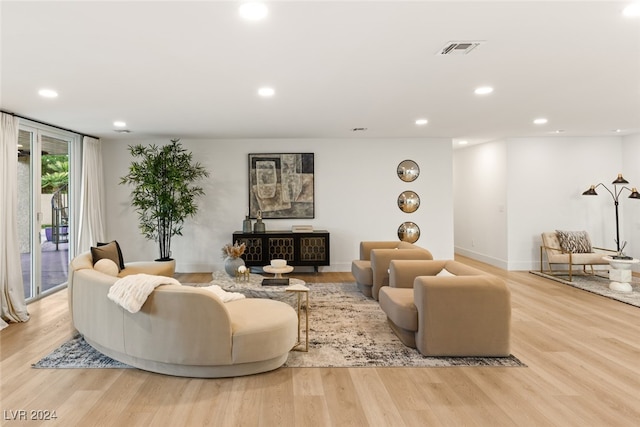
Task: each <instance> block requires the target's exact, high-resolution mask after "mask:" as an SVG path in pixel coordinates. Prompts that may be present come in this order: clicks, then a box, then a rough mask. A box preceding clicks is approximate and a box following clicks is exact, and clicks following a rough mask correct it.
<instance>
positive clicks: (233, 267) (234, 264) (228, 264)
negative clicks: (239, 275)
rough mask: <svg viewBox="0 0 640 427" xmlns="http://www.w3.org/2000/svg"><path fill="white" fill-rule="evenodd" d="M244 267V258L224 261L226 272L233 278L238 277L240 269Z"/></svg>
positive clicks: (229, 258) (228, 258) (227, 258)
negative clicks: (237, 273)
mask: <svg viewBox="0 0 640 427" xmlns="http://www.w3.org/2000/svg"><path fill="white" fill-rule="evenodd" d="M241 265H244V260H243V259H242V258H232V257H226V258H225V260H224V271H225V272H226V273H227V274H228V275H229V276H231V277H236V272H237V271H238V267H240V266H241Z"/></svg>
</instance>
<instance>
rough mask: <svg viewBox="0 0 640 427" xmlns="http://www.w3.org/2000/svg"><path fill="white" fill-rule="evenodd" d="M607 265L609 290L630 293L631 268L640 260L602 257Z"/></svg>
mask: <svg viewBox="0 0 640 427" xmlns="http://www.w3.org/2000/svg"><path fill="white" fill-rule="evenodd" d="M602 259H604V260H605V261H607V262H608V263H609V267H611V268H610V269H609V280H611V283H609V289H611V290H612V291H618V292H631V291H632V290H633V288H632V287H631V283H630V282H631V280H632V276H633V275H632V272H631V268H632V267H633V265H634V264H637V263H639V262H640V259H635V258H634V259H616V258H613V257H610V256H605V257H602Z"/></svg>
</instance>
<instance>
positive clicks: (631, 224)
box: [620, 133, 640, 271]
mask: <svg viewBox="0 0 640 427" xmlns="http://www.w3.org/2000/svg"><path fill="white" fill-rule="evenodd" d="M622 171H624V177H625V179H626V180H627V181H629V186H630V187H635V188H637V189H638V190H640V133H639V134H635V135H629V136H627V137H624V138H622ZM629 194H630V193H629V192H625V193H624V195H623V196H621V198H622V197H624V198H625V200H623V201H621V202H620V206H621V207H622V212H623V217H622V224H623V226H624V227H621V231H620V232H621V233H622V236H621V238H622V240H626V241H627V242H628V243H627V247H626V248H625V253H627V254H628V255H633V256H634V258H640V200H635V199H629V198H628V197H629ZM623 230H624V231H623ZM637 270H638V271H640V268H638V269H637Z"/></svg>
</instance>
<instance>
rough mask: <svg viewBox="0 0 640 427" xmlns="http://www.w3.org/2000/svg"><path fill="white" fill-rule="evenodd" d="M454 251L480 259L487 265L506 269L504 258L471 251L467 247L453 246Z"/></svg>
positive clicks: (506, 264)
mask: <svg viewBox="0 0 640 427" xmlns="http://www.w3.org/2000/svg"><path fill="white" fill-rule="evenodd" d="M454 250H455V253H457V254H460V255H462V256H466V257H467V258H471V259H475V260H477V261H481V262H484V263H486V264H489V265H493V266H494V267H499V268H502V269H503V270H507V269H508V267H509V265H508V263H507V261H505V260H501V259H498V258H494V257H490V256H487V255H484V254H481V253H478V252H473V251H470V250H467V249H463V248H460V247H455V248H454Z"/></svg>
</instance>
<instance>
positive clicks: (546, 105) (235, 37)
mask: <svg viewBox="0 0 640 427" xmlns="http://www.w3.org/2000/svg"><path fill="white" fill-rule="evenodd" d="M267 4H268V6H269V16H268V18H267V19H266V20H265V21H262V22H246V21H243V20H241V19H240V18H239V17H238V13H237V8H238V6H239V2H237V1H196V2H166V1H129V2H93V1H91V2H89V1H87V2H79V1H75V2H59V1H45V2H12V1H2V3H1V10H0V12H1V17H0V19H1V25H2V29H1V37H2V39H1V42H2V51H1V54H2V68H1V72H2V73H1V85H2V86H1V98H0V101H1V107H2V110H3V111H8V112H14V113H16V114H20V115H23V116H27V117H30V118H34V119H37V120H40V121H44V122H47V123H51V124H55V125H58V126H61V127H65V128H69V129H73V130H76V131H78V132H82V133H87V134H91V135H95V136H98V137H104V138H124V139H133V138H147V137H161V138H165V137H166V138H169V137H182V138H349V137H359V138H362V137H365V138H377V137H384V138H394V137H398V138H401V137H410V138H413V137H449V138H454V139H467V140H469V141H470V142H472V143H473V142H480V141H487V140H492V139H497V138H504V137H517V136H542V135H553V133H552V132H553V131H555V130H558V129H562V130H564V132H563V133H562V135H567V136H574V135H577V136H590V135H598V136H600V135H614V134H616V133H614V132H613V130H615V129H621V130H622V132H620V133H617V135H620V134H622V135H624V134H630V133H638V132H640V18H635V19H629V18H626V17H623V16H622V14H621V11H622V9H623V8H624V6H626V5H627V4H629V2H625V1H623V2H620V1H600V2H596V1H568V2H556V1H529V2H522V1H508V2H507V1H496V2H484V1H469V2H459V1H446V2H445V1H407V2H403V1H328V2H325V1H313V0H307V1H270V2H267ZM454 40H464V41H467V40H481V41H485V43H484V44H483V45H481V46H480V47H478V48H476V49H475V50H473V51H472V52H471V53H469V54H468V55H457V56H440V55H436V53H437V52H438V51H439V49H440V48H442V47H443V46H444V45H445V44H446V43H447V42H449V41H454ZM264 85H270V86H273V87H274V88H275V90H276V95H275V96H274V97H273V98H270V99H264V98H260V97H258V96H257V94H256V91H257V89H258V88H259V87H260V86H264ZM481 85H491V86H493V87H494V88H495V91H494V93H493V94H491V95H488V96H483V97H480V96H477V95H474V93H473V90H474V89H475V88H476V87H478V86H481ZM43 87H49V88H53V89H56V90H57V91H58V92H59V94H60V95H59V97H58V98H56V99H43V98H41V97H39V96H38V94H37V91H38V90H39V89H41V88H43ZM423 117H424V118H427V119H428V120H429V124H428V125H426V126H416V125H415V123H414V122H415V120H416V119H418V118H423ZM537 117H546V118H548V119H549V122H548V124H547V125H544V126H536V125H534V124H532V121H533V119H534V118H537ZM114 120H124V121H126V122H127V129H129V130H131V132H132V133H130V134H128V135H124V134H118V133H115V132H114V129H115V128H114V126H113V121H114ZM358 127H363V128H367V131H365V132H353V131H352V130H351V129H352V128H358Z"/></svg>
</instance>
